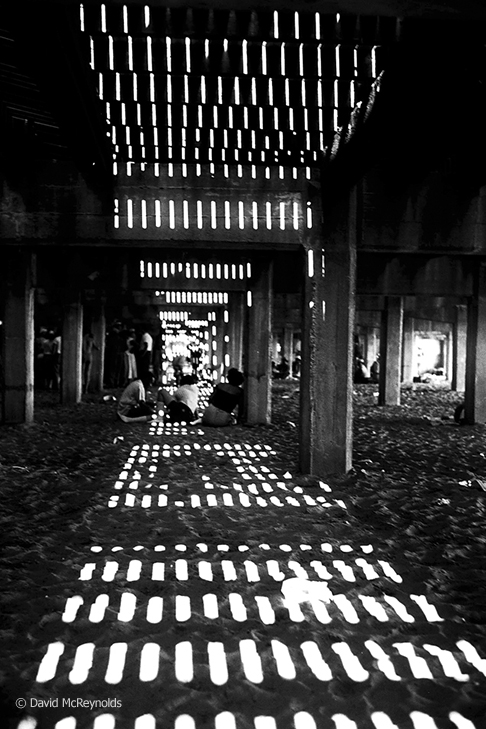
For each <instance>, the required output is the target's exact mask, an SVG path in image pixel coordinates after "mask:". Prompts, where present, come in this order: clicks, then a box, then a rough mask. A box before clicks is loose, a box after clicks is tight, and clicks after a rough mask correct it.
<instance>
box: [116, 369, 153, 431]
mask: <svg viewBox="0 0 486 729" xmlns="http://www.w3.org/2000/svg"><path fill="white" fill-rule="evenodd" d="M153 414H154V406H153V405H150V404H149V403H148V402H146V401H145V388H144V386H143V382H142V381H141V380H140V379H138V378H137V379H136V380H132V382H130V383H129V384H128V385H127V387H126V388H125V389H124V390H123V392H122V394H121V397H120V399H119V401H118V408H117V415H118V417H119V418H120V420H123V422H124V423H145V422H147V421H148V420H151V419H152V415H153Z"/></svg>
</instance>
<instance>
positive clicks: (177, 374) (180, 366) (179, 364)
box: [172, 354, 187, 387]
mask: <svg viewBox="0 0 486 729" xmlns="http://www.w3.org/2000/svg"><path fill="white" fill-rule="evenodd" d="M186 364H187V359H186V357H184V356H183V355H182V354H180V355H178V356H177V357H174V359H173V360H172V367H173V368H174V378H175V381H176V385H177V387H179V385H180V384H181V381H182V375H183V374H184V367H185V366H186Z"/></svg>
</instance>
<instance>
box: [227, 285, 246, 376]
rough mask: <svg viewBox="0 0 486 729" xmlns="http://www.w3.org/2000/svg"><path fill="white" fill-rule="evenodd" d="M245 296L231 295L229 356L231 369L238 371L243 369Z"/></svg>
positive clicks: (236, 293) (235, 293)
mask: <svg viewBox="0 0 486 729" xmlns="http://www.w3.org/2000/svg"><path fill="white" fill-rule="evenodd" d="M244 296H245V295H244V294H243V293H241V292H239V291H237V292H234V293H231V294H230V299H229V306H228V312H229V322H228V323H229V326H228V336H229V349H228V352H229V356H230V367H235V368H236V369H237V370H240V371H241V370H242V369H243V330H244V321H245V300H244Z"/></svg>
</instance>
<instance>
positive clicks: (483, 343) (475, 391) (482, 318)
mask: <svg viewBox="0 0 486 729" xmlns="http://www.w3.org/2000/svg"><path fill="white" fill-rule="evenodd" d="M475 289H476V290H475V295H474V296H473V297H472V298H471V300H470V302H469V304H468V309H467V354H466V389H465V394H464V402H465V412H464V417H465V421H466V423H469V424H472V423H486V266H485V265H484V264H483V263H481V264H479V265H478V270H477V274H476V282H475Z"/></svg>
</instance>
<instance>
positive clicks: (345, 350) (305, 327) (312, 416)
mask: <svg viewBox="0 0 486 729" xmlns="http://www.w3.org/2000/svg"><path fill="white" fill-rule="evenodd" d="M317 202H318V201H316V203H314V205H313V208H314V215H313V220H314V225H313V227H312V229H311V230H310V231H309V232H308V234H307V240H306V244H305V263H304V265H305V273H304V287H303V288H304V300H303V322H302V348H301V356H302V370H301V379H300V383H301V384H300V467H301V470H302V472H303V473H309V474H313V475H318V476H324V475H326V474H332V473H336V474H338V473H340V474H343V473H346V472H347V471H349V469H350V468H351V458H352V394H353V388H352V364H353V331H354V309H355V282H356V235H357V190H356V188H353V190H351V191H349V192H343V193H342V195H341V197H340V198H333V199H332V200H330V199H329V200H326V199H325V196H324V206H325V207H324V216H323V218H324V226H325V227H324V230H323V227H322V224H321V220H320V219H321V210H320V209H319V208H320V206H319V205H318V204H317Z"/></svg>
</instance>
